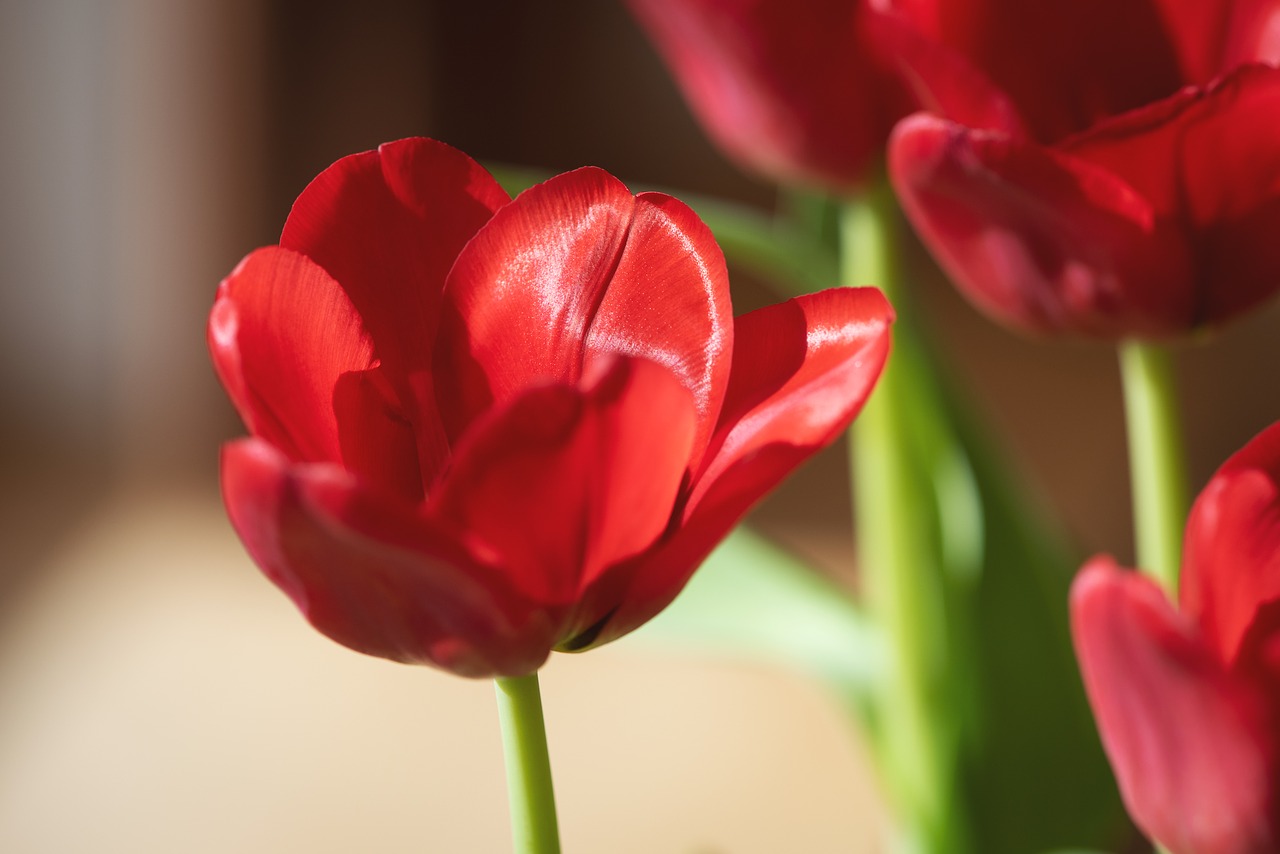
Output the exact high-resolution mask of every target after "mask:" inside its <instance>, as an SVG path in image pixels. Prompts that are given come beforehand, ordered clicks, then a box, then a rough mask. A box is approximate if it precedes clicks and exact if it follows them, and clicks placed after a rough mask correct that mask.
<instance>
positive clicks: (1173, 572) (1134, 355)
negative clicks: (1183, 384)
mask: <svg viewBox="0 0 1280 854" xmlns="http://www.w3.org/2000/svg"><path fill="white" fill-rule="evenodd" d="M1120 376H1121V381H1122V384H1123V387H1124V405H1125V421H1126V425H1127V428H1128V441H1129V476H1130V482H1131V491H1132V494H1133V524H1134V543H1135V546H1136V551H1137V564H1138V566H1139V567H1141V568H1142V571H1143V572H1145V573H1147V574H1148V575H1150V576H1151V577H1152V578H1154V579H1155V580H1156V581H1157V582H1158V583H1159V584H1160V586H1161V587H1163V588H1164V590H1165V592H1166V593H1167V594H1168V595H1169V597H1170V599H1171V600H1173V601H1175V602H1176V601H1177V599H1178V570H1179V567H1180V566H1181V564H1182V532H1183V528H1184V526H1185V525H1186V521H1187V508H1188V506H1189V503H1190V499H1189V496H1188V490H1187V466H1186V452H1185V450H1184V444H1183V438H1182V424H1181V421H1180V419H1179V415H1178V396H1177V383H1176V381H1175V379H1174V372H1173V360H1172V358H1171V357H1170V353H1169V351H1168V350H1167V349H1166V348H1165V347H1163V346H1161V345H1158V344H1150V343H1144V342H1140V341H1127V342H1124V343H1122V344H1121V345H1120Z"/></svg>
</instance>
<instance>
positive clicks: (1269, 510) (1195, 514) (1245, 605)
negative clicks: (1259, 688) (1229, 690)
mask: <svg viewBox="0 0 1280 854" xmlns="http://www.w3.org/2000/svg"><path fill="white" fill-rule="evenodd" d="M1278 484H1280V424H1275V425H1272V426H1271V427H1270V428H1269V429H1267V430H1265V431H1263V432H1262V433H1261V434H1259V435H1258V436H1257V437H1255V438H1254V439H1253V441H1251V442H1250V443H1249V444H1248V445H1246V446H1245V447H1244V448H1243V449H1241V450H1240V451H1239V452H1237V453H1236V454H1235V455H1234V456H1233V457H1231V459H1229V460H1227V462H1226V463H1225V464H1224V465H1223V466H1222V468H1221V469H1219V470H1218V473H1217V474H1216V475H1215V476H1214V478H1213V480H1211V481H1210V482H1209V485H1208V486H1207V487H1205V489H1204V491H1203V492H1202V493H1200V497H1199V498H1198V499H1196V503H1195V506H1194V508H1193V509H1192V511H1191V518H1190V521H1189V522H1188V523H1187V540H1186V556H1185V558H1184V560H1183V572H1182V590H1181V598H1182V607H1183V609H1184V610H1185V611H1186V612H1187V613H1188V614H1189V615H1191V616H1192V617H1193V618H1194V619H1196V620H1197V621H1198V622H1199V623H1200V626H1201V631H1202V632H1203V633H1204V635H1205V638H1206V641H1207V642H1208V643H1210V644H1211V645H1212V646H1213V648H1214V650H1215V651H1216V652H1217V654H1218V655H1219V657H1220V658H1221V660H1222V661H1224V662H1226V663H1227V664H1228V665H1230V664H1233V663H1235V662H1236V661H1237V659H1238V658H1239V656H1240V653H1241V651H1242V650H1241V644H1242V643H1243V642H1244V640H1245V638H1246V636H1247V635H1249V634H1250V630H1251V628H1252V627H1253V625H1254V623H1255V621H1256V620H1257V619H1258V614H1259V611H1260V609H1262V608H1263V607H1264V606H1266V605H1268V604H1270V603H1274V602H1276V601H1278V600H1280V486H1278ZM1255 640H1261V639H1255Z"/></svg>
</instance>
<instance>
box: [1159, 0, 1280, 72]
mask: <svg viewBox="0 0 1280 854" xmlns="http://www.w3.org/2000/svg"><path fill="white" fill-rule="evenodd" d="M1155 5H1156V6H1157V7H1159V9H1160V11H1161V14H1162V15H1163V17H1164V19H1165V22H1166V24H1167V27H1168V30H1169V35H1170V38H1171V39H1172V40H1173V43H1174V45H1175V47H1176V48H1177V51H1178V55H1179V58H1180V60H1181V65H1182V72H1183V76H1184V78H1185V79H1186V80H1187V81H1188V82H1190V83H1195V84H1197V85H1205V84H1207V83H1208V82H1209V81H1210V80H1212V79H1213V78H1215V77H1217V76H1218V75H1219V74H1222V73H1224V72H1227V71H1230V70H1231V69H1232V68H1234V67H1235V66H1237V65H1243V64H1246V63H1250V62H1270V63H1274V62H1276V61H1277V60H1280V6H1277V5H1276V3H1275V0H1234V2H1218V3H1206V2H1204V0H1157V1H1156V4H1155Z"/></svg>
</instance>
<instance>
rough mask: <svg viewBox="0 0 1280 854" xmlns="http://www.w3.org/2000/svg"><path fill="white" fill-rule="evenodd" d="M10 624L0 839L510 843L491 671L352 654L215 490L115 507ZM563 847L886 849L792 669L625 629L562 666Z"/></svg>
mask: <svg viewBox="0 0 1280 854" xmlns="http://www.w3.org/2000/svg"><path fill="white" fill-rule="evenodd" d="M6 613H8V614H9V615H11V619H9V621H8V624H7V625H5V626H3V627H0V851H4V852H11V853H12V854H79V852H84V854H115V853H116V852H120V853H121V854H124V852H129V854H147V853H148V852H165V854H170V852H184V854H206V852H208V854H213V853H214V852H218V854H222V852H237V854H241V853H243V854H252V852H264V854H265V853H266V852H271V854H278V852H303V851H305V852H316V854H323V852H344V854H345V853H346V852H406V854H407V852H505V851H507V850H509V841H508V824H507V819H506V800H505V798H506V794H505V783H504V777H503V770H502V757H501V752H500V743H499V736H498V730H497V721H496V716H495V712H494V702H493V694H492V691H493V689H492V687H491V685H489V684H488V683H484V682H468V681H464V680H460V679H456V678H453V677H450V676H448V675H445V674H441V673H437V672H434V671H429V670H425V669H420V668H411V667H404V666H400V665H394V664H391V663H388V662H384V661H381V660H377V659H372V658H366V657H364V656H361V655H358V654H355V653H352V652H349V651H347V650H346V649H344V648H341V647H339V646H337V645H336V644H333V643H331V642H330V641H328V640H327V639H325V638H323V637H321V636H320V635H318V634H317V633H315V632H314V631H313V630H312V629H310V627H308V626H307V625H306V624H305V623H304V621H303V620H302V619H301V618H300V617H298V616H297V614H296V613H295V612H294V611H293V608H292V606H291V605H289V604H288V603H287V601H286V600H285V599H284V597H283V596H282V595H281V594H279V593H278V592H277V591H276V590H275V589H274V588H273V587H271V585H270V584H269V583H268V582H266V581H265V580H264V579H263V578H262V577H261V576H260V575H259V574H258V573H257V571H256V570H255V569H254V568H253V567H252V565H251V564H250V562H249V560H248V558H247V557H245V555H244V553H243V552H242V550H241V548H240V545H239V543H238V542H237V541H236V540H235V537H234V535H233V534H232V533H231V531H230V529H229V528H228V526H227V524H226V522H225V520H224V518H223V516H222V513H221V509H220V507H218V505H217V503H216V501H214V500H212V499H209V498H198V497H192V496H181V495H164V496H160V497H152V498H147V497H145V496H142V497H134V498H128V497H125V498H120V499H117V500H115V501H112V502H110V503H109V506H108V507H107V509H105V510H103V511H102V512H101V513H99V514H97V516H96V517H95V518H94V519H93V520H92V521H91V522H90V523H89V524H88V525H86V526H85V527H84V528H83V529H82V530H80V531H79V532H78V534H77V535H75V536H74V537H72V538H70V539H69V540H68V541H67V542H66V544H65V546H64V548H62V549H61V550H60V551H59V553H58V554H56V556H54V557H53V558H52V559H51V560H49V561H48V563H47V565H46V566H44V567H43V568H42V569H41V571H40V573H39V580H38V582H37V584H36V585H35V586H33V587H29V588H27V590H26V593H25V594H24V595H23V598H22V600H21V601H20V602H18V603H16V607H13V608H10V609H7V611H6ZM542 686H543V695H544V699H545V704H546V712H547V717H548V726H549V737H550V741H551V750H552V762H553V764H554V769H555V775H556V782H557V789H558V792H557V794H558V797H559V801H560V814H561V822H562V827H563V836H564V842H565V850H566V852H567V853H568V854H573V852H578V854H587V852H592V854H594V852H609V854H628V853H629V852H637V854H638V853H639V852H688V854H694V852H697V854H711V852H725V854H730V852H732V854H751V852H759V853H760V854H766V852H767V854H777V852H812V854H822V852H863V851H875V850H878V847H877V846H876V845H875V844H874V843H873V842H872V840H873V839H875V838H876V837H877V836H878V835H879V832H880V821H879V819H878V818H877V817H876V816H877V815H878V813H877V808H876V806H875V801H874V798H873V796H872V794H871V791H870V784H869V782H868V780H867V777H866V774H865V771H864V770H863V762H862V757H861V754H860V750H859V747H858V745H857V744H856V742H855V741H854V739H853V736H852V733H851V732H850V731H849V730H848V729H847V728H846V727H845V725H844V722H843V720H842V718H841V716H840V714H839V713H838V712H837V710H836V709H835V707H834V706H833V705H831V704H829V703H828V702H827V699H826V697H825V696H824V695H823V694H822V692H821V691H820V690H819V689H818V688H817V687H816V686H813V685H811V684H809V683H807V682H804V681H801V680H799V679H797V678H793V677H790V676H788V675H786V674H781V673H777V672H772V671H766V670H763V669H753V668H750V667H748V666H743V665H736V666H735V665H729V664H724V663H714V662H709V661H699V660H695V659H693V658H688V659H672V658H671V657H670V655H669V654H667V653H664V652H660V651H657V650H654V649H651V648H649V647H645V646H643V645H640V644H635V643H629V642H628V641H627V640H624V641H622V642H619V643H618V644H615V645H614V646H612V647H606V648H604V649H601V650H597V651H593V652H591V653H588V654H586V655H579V656H556V657H555V658H554V660H553V661H552V662H551V664H550V665H549V666H548V667H547V668H545V670H544V671H543V678H542Z"/></svg>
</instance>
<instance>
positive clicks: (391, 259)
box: [280, 139, 508, 480]
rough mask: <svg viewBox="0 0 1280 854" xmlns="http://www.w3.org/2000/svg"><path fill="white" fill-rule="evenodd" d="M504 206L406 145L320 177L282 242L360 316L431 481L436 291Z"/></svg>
mask: <svg viewBox="0 0 1280 854" xmlns="http://www.w3.org/2000/svg"><path fill="white" fill-rule="evenodd" d="M507 201H508V196H507V194H506V192H505V191H503V190H502V188H501V187H500V186H499V185H498V183H497V182H496V181H495V180H494V179H493V177H492V176H491V175H489V173H488V172H486V171H485V170H484V169H483V168H482V167H481V166H480V165H479V164H477V163H476V162H475V161H474V160H472V159H471V158H470V157H467V156H466V155H465V154H463V153H462V152H460V151H458V150H456V149H453V148H450V147H449V146H447V145H445V144H443V143H440V142H436V141H435V140H430V139H404V140H400V141H398V142H391V143H387V144H386V145H383V146H381V147H380V148H379V149H378V150H377V151H366V152H364V153H363V154H354V155H351V156H350V157H344V158H343V159H342V160H339V161H338V162H337V163H335V164H333V165H332V166H330V167H329V168H328V169H326V170H325V171H324V172H322V173H320V175H319V176H318V177H317V178H316V179H315V180H314V181H312V182H311V184H310V185H309V186H308V187H307V188H306V189H305V190H303V192H302V195H301V196H299V197H298V200H297V202H295V203H294V206H293V211H292V212H291V213H290V214H289V219H288V221H287V222H286V223H285V226H284V233H283V234H281V236H280V245H281V246H284V247H287V248H290V249H295V250H297V251H299V252H301V253H303V254H305V255H307V256H308V257H310V258H311V259H312V260H314V261H315V262H316V263H317V264H319V265H320V266H321V267H323V268H324V269H325V270H326V271H328V273H329V274H330V275H331V276H332V277H333V278H334V279H336V280H337V281H338V282H339V283H340V284H341V285H342V287H343V289H344V290H345V291H346V292H347V294H348V296H350V298H351V302H352V303H353V304H354V305H355V307H356V310H357V311H358V312H359V313H360V316H361V317H362V318H364V323H365V328H366V329H368V330H369V334H370V335H371V336H372V337H373V340H374V343H375V346H376V348H377V353H378V356H379V358H380V359H381V360H382V362H383V364H384V366H385V367H386V370H387V372H388V379H390V380H391V381H392V382H393V384H394V385H395V387H396V389H397V390H398V392H399V393H400V395H401V396H402V397H403V398H404V400H405V402H406V405H408V406H409V407H410V412H411V416H412V419H413V421H414V423H415V424H416V425H417V426H418V429H419V433H420V436H419V442H420V444H421V450H422V456H423V463H424V467H425V469H426V470H427V473H428V480H430V475H431V474H432V473H434V472H435V471H437V470H438V469H439V467H440V465H442V464H443V461H444V459H445V456H446V454H447V445H445V444H444V442H445V440H444V434H443V431H442V429H441V428H440V426H439V422H438V416H437V415H436V413H435V400H434V392H433V391H432V388H431V374H430V367H431V355H432V346H431V341H432V337H433V335H434V332H435V328H436V322H437V316H438V313H439V304H440V293H441V291H442V290H443V289H444V280H445V276H446V275H447V274H448V272H449V268H450V267H451V266H452V265H453V262H454V259H455V258H457V256H458V253H459V252H460V251H461V250H462V247H463V246H464V245H465V244H466V242H467V241H468V240H470V239H471V237H472V236H473V235H474V234H475V233H476V231H477V230H479V228H480V226H482V225H484V223H486V222H487V221H488V220H489V218H490V217H491V216H492V215H493V212H494V211H496V210H497V209H498V208H500V207H501V206H502V205H504V204H505V203H506V202H507Z"/></svg>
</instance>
